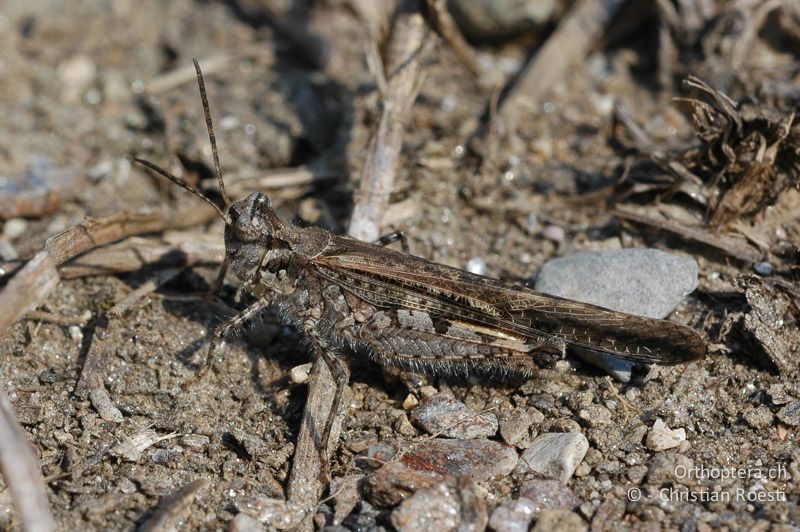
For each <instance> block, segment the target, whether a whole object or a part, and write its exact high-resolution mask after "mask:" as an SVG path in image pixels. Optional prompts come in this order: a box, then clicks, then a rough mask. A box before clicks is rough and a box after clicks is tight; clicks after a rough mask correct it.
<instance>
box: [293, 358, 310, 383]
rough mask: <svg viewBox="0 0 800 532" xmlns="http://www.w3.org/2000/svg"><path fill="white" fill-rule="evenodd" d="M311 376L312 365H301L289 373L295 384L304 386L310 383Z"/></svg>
mask: <svg viewBox="0 0 800 532" xmlns="http://www.w3.org/2000/svg"><path fill="white" fill-rule="evenodd" d="M310 374H311V363H308V364H300V365H299V366H295V367H293V368H292V369H291V371H289V378H290V379H291V380H292V382H293V383H295V384H304V383H306V382H308V376H309V375H310Z"/></svg>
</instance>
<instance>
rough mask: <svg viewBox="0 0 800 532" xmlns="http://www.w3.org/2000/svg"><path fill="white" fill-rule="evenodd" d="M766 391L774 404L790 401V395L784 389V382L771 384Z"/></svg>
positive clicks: (778, 404) (783, 403)
mask: <svg viewBox="0 0 800 532" xmlns="http://www.w3.org/2000/svg"><path fill="white" fill-rule="evenodd" d="M767 393H768V394H769V398H770V399H772V404H774V405H775V406H780V405H785V404H786V403H790V402H792V396H791V395H789V392H788V391H787V390H786V385H785V384H773V385H771V386H770V387H769V388H768V389H767Z"/></svg>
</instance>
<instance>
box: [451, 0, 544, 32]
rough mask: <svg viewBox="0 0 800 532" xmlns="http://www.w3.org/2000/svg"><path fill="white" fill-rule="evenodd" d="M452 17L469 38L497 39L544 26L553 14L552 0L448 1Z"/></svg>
mask: <svg viewBox="0 0 800 532" xmlns="http://www.w3.org/2000/svg"><path fill="white" fill-rule="evenodd" d="M447 7H448V8H449V9H450V11H451V13H452V15H453V18H455V19H456V22H457V23H458V25H459V26H460V27H461V31H463V32H464V34H465V35H467V37H469V38H470V39H478V40H496V39H503V38H509V37H513V36H516V35H519V34H521V33H529V32H532V31H535V30H536V29H537V28H541V27H543V26H544V25H545V24H547V23H548V21H550V19H551V18H552V17H553V15H554V13H555V2H553V0H522V1H520V0H451V1H450V2H448V3H447Z"/></svg>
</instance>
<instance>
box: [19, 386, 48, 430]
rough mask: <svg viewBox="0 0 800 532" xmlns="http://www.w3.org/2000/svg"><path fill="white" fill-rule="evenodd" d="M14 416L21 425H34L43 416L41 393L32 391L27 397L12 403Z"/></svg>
mask: <svg viewBox="0 0 800 532" xmlns="http://www.w3.org/2000/svg"><path fill="white" fill-rule="evenodd" d="M14 410H15V411H16V418H17V421H19V422H20V423H21V424H22V425H36V424H37V423H39V422H40V421H42V419H43V418H44V407H43V406H42V402H41V394H39V392H34V393H32V394H30V395H29V396H28V397H27V398H25V399H22V400H20V401H17V402H15V403H14Z"/></svg>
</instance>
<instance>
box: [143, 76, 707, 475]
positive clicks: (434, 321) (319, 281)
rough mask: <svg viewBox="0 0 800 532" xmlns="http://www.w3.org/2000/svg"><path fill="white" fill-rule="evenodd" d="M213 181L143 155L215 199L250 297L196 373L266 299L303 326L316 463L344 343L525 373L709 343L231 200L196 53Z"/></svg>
mask: <svg viewBox="0 0 800 532" xmlns="http://www.w3.org/2000/svg"><path fill="white" fill-rule="evenodd" d="M194 64H195V69H196V71H197V79H198V85H199V88H200V95H201V99H202V102H203V110H204V113H205V119H206V127H207V129H208V134H209V140H210V143H211V148H212V154H213V158H214V167H215V171H216V176H217V181H218V184H219V191H220V193H221V196H222V198H223V201H224V203H225V205H224V207H219V206H218V205H217V204H216V203H215V202H214V201H212V199H210V198H209V197H208V196H207V195H205V194H204V193H203V192H201V191H200V190H199V189H197V188H195V187H193V186H192V185H190V184H188V183H187V182H185V181H184V180H182V179H180V178H178V177H176V176H174V175H172V174H170V173H169V172H167V171H166V170H164V169H163V168H161V167H159V166H157V165H155V164H153V163H151V162H149V161H146V160H143V159H140V158H136V157H134V158H133V159H134V160H135V161H136V162H138V163H139V164H141V165H143V166H145V167H146V168H148V169H150V170H152V171H153V172H155V173H157V174H160V175H161V176H163V177H165V178H166V179H169V180H170V181H172V182H173V183H175V184H176V185H178V186H180V187H182V188H184V189H186V190H187V191H189V192H190V193H192V194H194V195H195V196H197V197H199V198H200V199H202V200H203V201H205V202H206V203H208V204H209V205H211V206H212V207H214V209H216V211H217V213H218V214H219V217H220V218H221V219H222V220H223V221H224V222H225V260H224V262H223V264H222V268H221V271H220V275H219V277H218V280H217V287H219V286H220V285H221V284H222V282H223V280H224V278H225V275H226V273H227V272H229V273H232V274H233V275H234V276H235V277H236V278H238V279H239V281H241V283H242V285H241V290H243V291H245V292H247V293H249V294H250V295H252V296H253V299H254V302H253V303H252V304H250V306H248V307H247V308H246V309H245V310H243V311H241V312H240V313H238V314H237V315H236V316H234V317H233V318H231V319H230V320H228V321H227V322H225V323H223V324H222V325H220V326H219V327H218V328H217V329H216V330H215V331H214V334H213V337H212V339H211V341H210V343H209V348H208V352H207V355H206V363H205V365H204V369H203V371H202V372H201V373H200V375H202V374H203V373H205V371H206V370H207V369H208V367H209V361H210V360H212V355H213V353H214V351H215V350H216V349H217V348H218V346H219V344H220V342H221V341H222V340H223V339H224V337H225V336H226V335H227V334H228V333H229V332H230V331H232V330H234V329H237V328H238V327H240V326H241V325H243V324H244V323H246V322H247V321H248V320H250V319H252V318H254V317H256V316H258V315H259V314H260V313H261V312H262V311H264V310H265V309H267V307H269V306H273V307H275V308H277V310H278V311H279V314H280V315H281V316H282V317H283V319H285V320H286V321H287V322H288V323H290V324H291V325H293V326H295V327H296V328H297V329H299V330H300V331H302V332H303V333H304V335H305V336H306V337H307V338H308V340H309V341H310V343H311V345H312V346H313V348H314V352H315V354H316V355H317V356H320V357H322V359H323V360H324V362H325V363H326V364H327V365H328V367H329V368H330V370H331V374H332V375H333V376H334V378H335V379H336V383H337V390H336V394H335V396H334V401H333V407H332V410H331V411H332V412H333V414H331V416H329V418H328V419H327V421H326V424H325V429H324V431H323V433H322V439H321V444H320V450H321V453H323V456H322V460H321V463H322V464H323V468H326V466H327V457H326V456H325V455H324V453H325V450H326V449H327V448H328V439H329V437H330V432H331V426H332V423H333V418H334V415H335V413H336V412H338V410H339V406H340V403H341V400H342V392H343V390H344V387H345V386H346V384H347V380H348V378H349V375H348V370H347V368H346V366H345V365H344V364H343V362H342V360H341V359H340V357H339V355H340V354H341V352H342V350H343V349H345V348H347V347H349V348H354V349H355V351H356V352H366V353H368V354H369V355H370V356H371V357H372V358H373V359H374V360H375V361H377V362H378V363H379V364H381V365H383V366H387V367H394V368H399V369H401V370H407V371H412V372H417V373H429V374H442V373H444V374H457V375H468V374H472V373H481V374H490V375H493V376H495V377H499V378H503V377H507V376H510V375H515V376H522V377H524V378H529V377H533V376H535V375H536V374H537V369H538V368H539V367H540V365H541V364H542V363H545V362H546V361H547V360H548V359H550V358H552V356H554V355H560V356H563V354H564V352H565V350H566V349H567V348H568V347H570V346H573V347H578V348H582V349H585V350H589V351H593V352H596V353H600V354H604V355H609V356H611V357H615V358H618V359H622V360H627V361H632V362H637V363H656V364H668V365H672V364H679V363H683V362H689V361H692V360H697V359H700V358H702V357H703V356H704V354H705V350H706V347H705V343H704V342H703V340H702V338H701V337H700V335H699V334H698V333H697V332H696V331H695V330H694V329H692V328H690V327H688V326H685V325H680V324H677V323H673V322H670V321H665V320H657V319H652V318H645V317H641V316H634V315H629V314H623V313H620V312H616V311H613V310H609V309H606V308H602V307H598V306H595V305H590V304H586V303H580V302H577V301H571V300H568V299H563V298H559V297H555V296H551V295H546V294H542V293H539V292H536V291H534V290H532V289H530V288H527V287H524V286H521V285H516V284H510V283H506V282H502V281H499V280H496V279H492V278H489V277H484V276H481V275H476V274H473V273H469V272H466V271H463V270H459V269H456V268H451V267H448V266H444V265H441V264H437V263H435V262H431V261H428V260H426V259H423V258H419V257H415V256H412V255H410V254H408V253H403V252H399V251H395V250H393V249H390V248H388V247H385V246H384V245H382V244H385V243H387V242H389V241H391V240H394V238H392V237H389V238H384V239H380V240H379V241H378V242H377V243H367V242H362V241H360V240H356V239H353V238H350V237H348V236H342V235H334V234H332V233H330V232H328V231H326V230H325V229H322V228H320V227H300V226H298V225H295V224H293V223H291V222H288V221H286V220H283V219H281V218H280V217H279V216H278V214H277V213H276V212H275V210H274V209H273V207H272V204H271V202H270V199H269V197H267V196H266V195H265V194H262V193H260V192H254V193H252V194H250V195H249V196H248V197H247V198H245V199H243V200H241V201H237V202H231V201H230V199H229V198H228V196H227V194H226V192H225V184H224V181H223V178H222V171H221V169H220V164H219V156H218V153H217V146H216V140H215V137H214V129H213V124H212V121H211V114H210V112H209V106H208V99H207V97H206V92H205V86H204V82H203V77H202V73H201V71H200V66H199V64H198V63H197V61H195V62H194Z"/></svg>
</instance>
